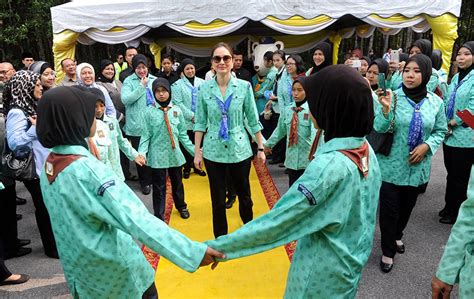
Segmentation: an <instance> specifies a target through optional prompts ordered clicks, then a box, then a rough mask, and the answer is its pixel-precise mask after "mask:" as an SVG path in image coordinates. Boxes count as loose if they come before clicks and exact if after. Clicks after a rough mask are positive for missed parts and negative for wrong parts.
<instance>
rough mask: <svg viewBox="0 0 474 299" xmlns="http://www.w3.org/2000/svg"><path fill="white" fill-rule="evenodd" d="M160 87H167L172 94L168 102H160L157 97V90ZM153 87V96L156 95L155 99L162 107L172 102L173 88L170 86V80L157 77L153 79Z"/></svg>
mask: <svg viewBox="0 0 474 299" xmlns="http://www.w3.org/2000/svg"><path fill="white" fill-rule="evenodd" d="M158 87H163V88H164V89H166V90H167V91H168V93H169V94H170V96H169V98H168V100H167V101H166V102H160V101H158V99H157V98H156V96H155V92H156V90H157V89H158ZM151 89H152V90H153V96H154V97H155V101H156V102H157V103H158V104H159V105H160V106H161V107H168V105H169V104H170V102H171V88H170V83H169V82H168V80H166V79H165V78H156V79H155V81H153V83H152V85H151Z"/></svg>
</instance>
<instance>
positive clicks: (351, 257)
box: [206, 137, 381, 298]
mask: <svg viewBox="0 0 474 299" xmlns="http://www.w3.org/2000/svg"><path fill="white" fill-rule="evenodd" d="M363 142H366V140H365V138H354V137H349V138H335V139H332V140H330V141H329V142H327V143H325V144H323V145H322V146H321V148H320V151H318V155H317V156H316V157H315V159H314V160H312V161H311V162H310V163H309V165H308V167H307V168H306V171H305V173H304V174H303V175H302V176H301V177H300V178H299V179H298V180H297V181H296V182H295V183H294V184H293V186H292V187H291V188H290V189H289V190H288V192H287V193H286V194H285V195H283V196H282V197H281V198H280V200H279V201H278V202H277V204H276V205H275V206H274V207H273V209H272V210H271V211H269V212H268V213H266V214H264V215H262V216H260V217H259V218H257V219H255V220H253V221H251V222H249V223H247V224H245V225H244V226H243V227H242V228H240V229H239V230H237V231H235V232H233V233H231V234H229V235H225V236H221V237H219V238H218V239H216V240H212V241H207V242H206V243H208V244H209V246H211V247H212V248H215V249H217V250H221V251H222V252H224V253H225V254H226V258H227V259H235V258H239V257H242V256H248V255H252V254H256V253H260V252H263V251H266V250H270V249H272V248H275V247H277V246H281V245H284V244H287V243H289V242H291V241H293V240H298V245H297V248H296V252H295V254H294V256H293V261H292V263H291V267H290V272H289V274H288V280H287V285H286V291H285V298H354V297H355V295H356V292H357V286H358V284H359V280H360V277H361V275H362V270H363V268H364V266H365V264H366V262H367V259H368V257H369V255H370V252H371V250H372V242H373V237H374V229H375V216H376V211H377V203H378V197H379V189H380V185H381V178H380V171H379V166H378V163H377V158H376V157H375V155H374V153H373V151H372V149H370V155H369V161H368V166H369V173H368V177H367V178H364V177H363V176H362V175H361V174H360V172H359V170H358V168H357V166H356V164H355V163H354V162H352V161H351V160H350V159H349V158H348V157H346V156H345V155H344V154H342V153H340V152H338V150H346V149H354V148H358V147H360V146H361V145H362V144H363Z"/></svg>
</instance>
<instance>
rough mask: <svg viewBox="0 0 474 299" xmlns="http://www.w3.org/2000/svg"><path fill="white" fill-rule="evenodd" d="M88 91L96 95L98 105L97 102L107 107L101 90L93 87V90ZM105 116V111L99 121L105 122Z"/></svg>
mask: <svg viewBox="0 0 474 299" xmlns="http://www.w3.org/2000/svg"><path fill="white" fill-rule="evenodd" d="M88 91H89V92H90V93H92V94H93V95H94V99H95V102H96V103H97V101H101V102H102V103H104V105H105V96H104V93H103V92H102V91H101V90H100V89H98V88H95V87H92V88H89V90H88ZM104 115H105V111H104V113H103V114H102V116H101V117H99V119H100V120H104ZM96 118H97V117H96Z"/></svg>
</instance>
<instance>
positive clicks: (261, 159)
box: [257, 151, 267, 165]
mask: <svg viewBox="0 0 474 299" xmlns="http://www.w3.org/2000/svg"><path fill="white" fill-rule="evenodd" d="M257 160H258V161H259V162H260V163H261V164H262V165H263V164H265V161H266V160H267V157H266V156H265V153H264V152H260V151H258V152H257Z"/></svg>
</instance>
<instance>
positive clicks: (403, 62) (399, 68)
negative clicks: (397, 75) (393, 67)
mask: <svg viewBox="0 0 474 299" xmlns="http://www.w3.org/2000/svg"><path fill="white" fill-rule="evenodd" d="M405 64H406V62H405V61H402V62H400V63H399V66H398V70H399V71H400V72H403V68H404V67H405Z"/></svg>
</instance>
